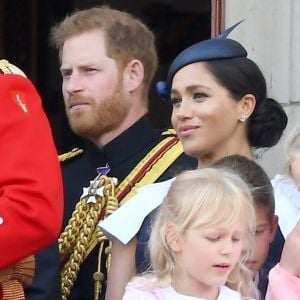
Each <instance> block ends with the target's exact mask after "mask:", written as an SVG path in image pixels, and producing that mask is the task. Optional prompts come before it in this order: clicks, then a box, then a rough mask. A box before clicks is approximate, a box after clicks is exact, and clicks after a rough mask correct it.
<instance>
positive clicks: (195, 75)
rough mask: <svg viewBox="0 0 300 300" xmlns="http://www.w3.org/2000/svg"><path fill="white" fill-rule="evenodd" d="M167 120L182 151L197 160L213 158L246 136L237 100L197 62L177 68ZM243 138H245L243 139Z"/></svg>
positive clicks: (237, 143)
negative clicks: (169, 120) (170, 109)
mask: <svg viewBox="0 0 300 300" xmlns="http://www.w3.org/2000/svg"><path fill="white" fill-rule="evenodd" d="M171 101H172V106H173V112H172V117H171V121H172V124H173V127H174V128H175V130H176V132H177V135H178V137H179V139H180V140H181V142H182V144H183V147H184V151H185V152H186V153H187V154H189V155H192V156H194V157H196V158H198V159H199V160H204V159H208V160H216V159H218V158H220V157H223V156H226V155H228V154H233V153H236V151H235V149H236V148H237V147H238V145H239V144H240V143H241V139H243V140H246V133H245V132H246V131H245V128H244V129H243V131H241V129H240V127H241V124H242V123H241V122H240V121H239V118H240V116H241V114H242V107H241V101H240V102H238V101H235V100H234V99H233V98H232V97H231V96H230V93H229V91H228V90H227V89H225V88H224V87H223V86H221V85H220V84H219V83H218V82H217V81H216V79H215V77H214V76H213V75H212V74H211V73H210V71H208V69H207V68H206V65H205V62H197V63H193V64H190V65H187V66H186V67H184V68H182V69H180V70H179V71H178V72H177V73H176V74H175V76H174V78H173V82H172V89H171ZM243 142H245V141H243Z"/></svg>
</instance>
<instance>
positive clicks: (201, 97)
mask: <svg viewBox="0 0 300 300" xmlns="http://www.w3.org/2000/svg"><path fill="white" fill-rule="evenodd" d="M206 97H207V95H206V94H204V93H195V94H194V95H193V98H194V99H203V98H206Z"/></svg>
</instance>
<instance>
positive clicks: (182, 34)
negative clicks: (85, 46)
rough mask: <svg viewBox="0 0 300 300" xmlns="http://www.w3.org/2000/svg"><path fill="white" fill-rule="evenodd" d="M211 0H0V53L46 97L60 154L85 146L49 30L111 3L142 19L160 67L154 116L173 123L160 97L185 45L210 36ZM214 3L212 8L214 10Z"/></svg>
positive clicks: (153, 101) (153, 98)
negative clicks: (66, 102) (72, 118)
mask: <svg viewBox="0 0 300 300" xmlns="http://www.w3.org/2000/svg"><path fill="white" fill-rule="evenodd" d="M215 2H218V1H216V0H215V1H211V0H185V1H182V0H159V1H157V0H143V1H132V0H106V1H104V0H103V1H101V0H98V1H97V0H40V1H38V0H22V1H20V0H0V57H1V58H6V59H8V60H10V61H11V62H12V63H14V64H16V65H18V66H20V67H21V68H22V69H23V70H24V71H25V73H26V74H27V75H28V77H29V78H30V79H31V80H32V81H33V82H34V83H35V85H36V87H37V89H38V90H39V92H40V93H41V96H42V98H43V104H44V108H45V110H46V112H47V114H48V117H49V120H50V123H51V126H52V129H53V133H54V138H55V142H56V145H57V148H58V151H59V152H60V153H62V152H66V151H69V150H70V149H71V148H72V147H75V146H78V145H79V146H81V140H80V139H79V138H78V137H76V136H74V135H73V134H72V132H71V131H70V129H69V126H68V123H67V120H66V116H65V113H64V107H63V99H62V95H61V77H60V74H59V65H58V59H57V53H56V51H55V50H53V49H51V47H50V46H49V31H50V28H51V27H52V26H53V25H54V24H55V23H56V22H58V21H60V20H61V19H63V18H64V17H65V15H66V14H68V13H70V12H72V11H73V10H75V9H83V8H89V7H92V6H96V5H101V4H107V5H110V6H111V7H113V8H117V9H121V10H126V11H128V12H130V13H132V14H134V15H136V16H138V17H139V18H141V19H142V20H144V22H145V23H146V24H147V25H148V26H149V27H150V28H151V29H152V30H153V32H154V33H155V35H156V40H157V49H158V54H159V61H160V65H159V69H158V71H157V73H156V76H155V78H154V81H153V86H152V88H151V91H150V107H149V114H150V118H151V120H152V122H153V123H154V125H155V126H156V127H166V126H169V119H170V107H169V106H168V105H167V104H166V103H164V102H163V101H162V100H161V99H159V97H158V96H157V95H156V92H155V89H154V83H155V82H156V81H157V80H164V79H165V77H166V72H167V69H168V66H169V64H170V62H171V61H172V60H173V58H174V57H175V56H176V55H177V54H178V53H179V52H180V51H181V50H182V49H184V48H185V47H187V46H189V45H191V44H193V43H195V42H197V41H200V40H204V39H207V38H209V37H210V36H211V32H212V28H211V23H212V22H211V16H212V9H214V5H215V4H214V3H215ZM212 6H213V8H212Z"/></svg>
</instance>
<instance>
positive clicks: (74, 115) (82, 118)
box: [66, 86, 129, 139]
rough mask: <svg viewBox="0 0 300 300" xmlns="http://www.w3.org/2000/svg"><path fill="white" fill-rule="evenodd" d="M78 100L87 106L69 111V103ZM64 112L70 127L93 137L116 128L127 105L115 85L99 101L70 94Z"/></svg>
mask: <svg viewBox="0 0 300 300" xmlns="http://www.w3.org/2000/svg"><path fill="white" fill-rule="evenodd" d="M75 101H80V102H82V103H86V104H88V105H89V107H86V108H84V107H83V108H82V109H78V111H76V110H74V111H72V112H70V108H69V107H68V106H69V105H70V103H72V102H75ZM66 106H67V108H66V113H67V117H68V120H69V124H70V127H71V129H72V130H73V132H74V133H76V134H77V135H79V136H81V137H84V138H88V139H94V138H98V137H100V136H101V135H103V134H104V133H107V132H109V131H111V130H113V129H115V128H117V127H118V126H119V125H120V124H121V123H122V122H123V120H124V118H125V117H126V115H127V114H128V111H129V107H128V106H127V104H126V103H125V102H124V99H123V97H122V93H121V88H119V87H118V86H117V88H116V90H115V91H114V93H113V94H112V95H111V96H110V97H108V98H106V99H103V100H101V101H100V102H96V100H95V99H94V98H93V97H85V96H80V95H71V96H70V97H69V98H68V100H67V104H66Z"/></svg>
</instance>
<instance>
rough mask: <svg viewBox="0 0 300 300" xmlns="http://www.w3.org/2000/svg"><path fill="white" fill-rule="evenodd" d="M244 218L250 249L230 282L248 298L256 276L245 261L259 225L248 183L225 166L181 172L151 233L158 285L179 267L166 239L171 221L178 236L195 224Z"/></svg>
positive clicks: (228, 222)
mask: <svg viewBox="0 0 300 300" xmlns="http://www.w3.org/2000/svg"><path fill="white" fill-rule="evenodd" d="M240 219H243V220H244V221H245V224H246V226H247V228H246V237H245V249H247V250H245V253H243V254H242V255H241V259H240V261H239V262H238V264H237V265H236V267H235V268H234V269H233V270H232V272H231V273H230V275H229V277H228V281H227V283H226V285H228V286H229V287H230V288H232V289H235V290H237V291H239V292H240V293H241V294H242V296H245V297H247V296H249V293H250V289H252V288H253V279H252V275H251V272H250V271H249V269H248V268H247V267H246V266H245V265H244V262H245V261H246V259H247V257H248V256H249V255H250V253H249V251H250V248H251V247H250V245H251V244H252V241H253V232H254V228H255V212H254V208H253V204H252V196H251V192H250V190H249V187H248V185H247V184H246V183H245V182H244V181H243V180H242V179H241V178H240V177H239V176H238V175H237V174H234V173H233V172H232V171H229V170H227V169H224V168H223V169H222V168H221V169H213V168H203V169H200V170H193V171H186V172H183V173H182V174H181V175H179V176H178V177H177V178H176V179H175V181H174V182H173V183H172V185H171V187H170V190H169V192H168V194H167V196H166V198H165V200H164V202H163V204H162V206H161V208H160V210H159V212H158V214H157V217H156V220H155V222H154V224H153V228H152V232H151V237H150V242H149V249H150V257H151V263H152V267H153V271H154V273H155V277H156V278H157V284H158V285H159V286H163V285H165V284H167V283H170V281H171V277H172V273H173V271H174V268H175V262H174V258H173V254H172V251H171V249H170V247H169V246H168V243H167V241H166V226H167V224H169V223H170V222H171V223H174V224H176V227H177V237H178V236H180V235H182V234H184V232H185V231H186V230H187V229H190V228H193V227H194V226H195V225H196V226H197V227H198V226H201V227H205V228H211V227H222V228H227V227H229V226H231V225H232V224H233V223H234V222H236V221H237V220H240Z"/></svg>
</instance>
